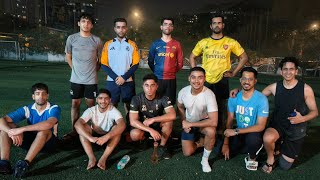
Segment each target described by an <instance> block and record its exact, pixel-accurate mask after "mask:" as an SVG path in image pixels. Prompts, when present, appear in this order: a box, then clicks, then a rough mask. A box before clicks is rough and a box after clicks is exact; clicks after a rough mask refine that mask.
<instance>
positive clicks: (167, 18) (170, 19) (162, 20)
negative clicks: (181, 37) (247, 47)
mask: <svg viewBox="0 0 320 180" xmlns="http://www.w3.org/2000/svg"><path fill="white" fill-rule="evenodd" d="M164 20H169V21H171V22H172V24H173V25H174V20H173V18H172V17H164V18H162V19H161V22H160V23H161V25H162V24H163V22H164Z"/></svg>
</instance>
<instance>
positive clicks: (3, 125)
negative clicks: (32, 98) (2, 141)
mask: <svg viewBox="0 0 320 180" xmlns="http://www.w3.org/2000/svg"><path fill="white" fill-rule="evenodd" d="M8 123H13V121H12V119H11V118H10V117H9V116H4V117H2V118H0V131H4V132H6V133H8V131H9V130H10V129H11V128H10V126H9V125H8Z"/></svg>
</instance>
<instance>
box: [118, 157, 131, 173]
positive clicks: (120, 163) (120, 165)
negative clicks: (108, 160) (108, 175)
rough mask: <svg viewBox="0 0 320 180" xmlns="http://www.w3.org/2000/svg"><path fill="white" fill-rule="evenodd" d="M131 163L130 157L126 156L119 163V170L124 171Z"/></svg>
mask: <svg viewBox="0 0 320 180" xmlns="http://www.w3.org/2000/svg"><path fill="white" fill-rule="evenodd" d="M129 161H130V156H129V155H124V156H123V157H122V158H121V159H120V161H119V162H118V164H117V169H118V170H120V169H123V168H124V167H125V166H126V164H128V162H129Z"/></svg>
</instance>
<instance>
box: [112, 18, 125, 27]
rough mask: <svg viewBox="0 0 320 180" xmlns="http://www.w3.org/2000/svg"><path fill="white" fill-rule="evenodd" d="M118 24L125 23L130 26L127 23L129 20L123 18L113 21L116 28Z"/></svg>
mask: <svg viewBox="0 0 320 180" xmlns="http://www.w3.org/2000/svg"><path fill="white" fill-rule="evenodd" d="M117 22H125V23H126V25H127V24H128V23H127V20H126V19H125V18H121V17H120V18H115V19H114V21H113V24H114V26H116V23H117Z"/></svg>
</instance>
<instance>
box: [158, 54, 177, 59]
mask: <svg viewBox="0 0 320 180" xmlns="http://www.w3.org/2000/svg"><path fill="white" fill-rule="evenodd" d="M158 56H159V57H171V58H174V53H158Z"/></svg>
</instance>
